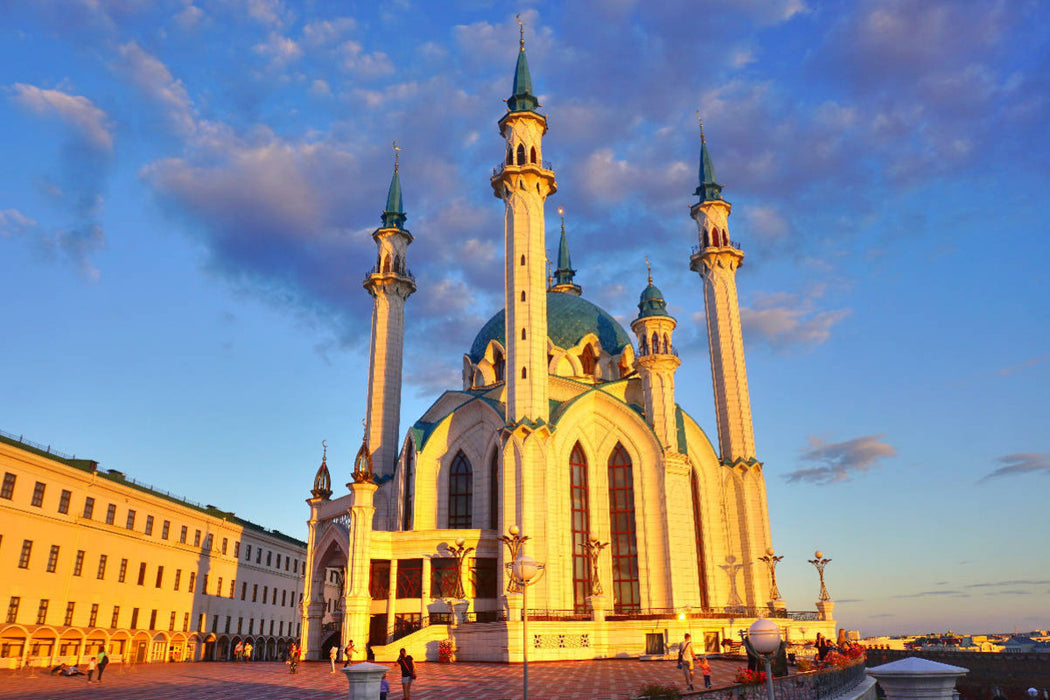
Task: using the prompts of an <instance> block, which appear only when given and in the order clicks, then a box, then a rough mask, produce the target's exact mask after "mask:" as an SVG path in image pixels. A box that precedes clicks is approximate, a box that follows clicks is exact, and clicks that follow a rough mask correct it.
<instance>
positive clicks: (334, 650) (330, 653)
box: [328, 644, 339, 673]
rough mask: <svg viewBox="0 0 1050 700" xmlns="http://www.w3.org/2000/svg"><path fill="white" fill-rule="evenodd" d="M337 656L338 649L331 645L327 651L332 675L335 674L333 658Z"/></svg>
mask: <svg viewBox="0 0 1050 700" xmlns="http://www.w3.org/2000/svg"><path fill="white" fill-rule="evenodd" d="M337 656H339V647H337V646H336V645H334V644H333V645H332V648H331V649H329V650H328V658H329V659H331V660H332V673H335V657H337Z"/></svg>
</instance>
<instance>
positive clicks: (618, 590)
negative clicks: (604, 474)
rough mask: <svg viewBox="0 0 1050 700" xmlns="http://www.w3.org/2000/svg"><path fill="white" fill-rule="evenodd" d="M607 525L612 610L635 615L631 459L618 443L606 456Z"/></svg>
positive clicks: (637, 601) (638, 602)
mask: <svg viewBox="0 0 1050 700" xmlns="http://www.w3.org/2000/svg"><path fill="white" fill-rule="evenodd" d="M609 523H610V532H609V535H610V541H611V544H612V548H611V549H612V570H613V609H614V610H615V611H616V612H617V613H625V612H636V611H638V610H639V609H640V607H641V594H640V591H639V585H638V540H637V537H636V534H635V521H634V474H633V469H632V465H631V458H630V457H629V456H628V455H627V451H626V450H625V449H623V445H620V444H617V445H616V447H615V449H613V452H612V455H610V457H609Z"/></svg>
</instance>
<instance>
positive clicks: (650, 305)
mask: <svg viewBox="0 0 1050 700" xmlns="http://www.w3.org/2000/svg"><path fill="white" fill-rule="evenodd" d="M667 315H668V314H667V302H665V301H664V293H663V292H661V291H660V290H659V289H657V288H656V287H655V286H654V285H653V283H652V282H650V283H649V286H648V287H646V288H645V290H644V291H643V292H642V296H641V297H639V299H638V318H646V317H648V316H667Z"/></svg>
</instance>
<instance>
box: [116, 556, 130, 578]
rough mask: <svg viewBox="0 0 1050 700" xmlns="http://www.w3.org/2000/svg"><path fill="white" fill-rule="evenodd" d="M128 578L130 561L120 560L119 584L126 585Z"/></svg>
mask: <svg viewBox="0 0 1050 700" xmlns="http://www.w3.org/2000/svg"><path fill="white" fill-rule="evenodd" d="M127 577H128V560H127V559H121V560H120V572H119V573H118V574H117V583H124V581H125V579H127Z"/></svg>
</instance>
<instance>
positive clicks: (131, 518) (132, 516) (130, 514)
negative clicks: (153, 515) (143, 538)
mask: <svg viewBox="0 0 1050 700" xmlns="http://www.w3.org/2000/svg"><path fill="white" fill-rule="evenodd" d="M125 527H126V528H127V529H128V530H134V529H135V511H133V510H129V511H128V524H127V525H126V526H125Z"/></svg>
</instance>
